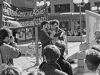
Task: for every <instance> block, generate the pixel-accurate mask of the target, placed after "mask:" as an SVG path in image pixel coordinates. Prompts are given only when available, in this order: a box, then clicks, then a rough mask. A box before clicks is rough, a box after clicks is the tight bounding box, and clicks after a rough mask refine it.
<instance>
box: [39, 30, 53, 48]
mask: <svg viewBox="0 0 100 75" xmlns="http://www.w3.org/2000/svg"><path fill="white" fill-rule="evenodd" d="M39 40H40V42H41V43H42V48H44V47H45V46H46V45H49V44H50V43H51V40H52V39H51V38H50V36H49V34H48V33H47V32H45V31H43V30H41V31H39Z"/></svg>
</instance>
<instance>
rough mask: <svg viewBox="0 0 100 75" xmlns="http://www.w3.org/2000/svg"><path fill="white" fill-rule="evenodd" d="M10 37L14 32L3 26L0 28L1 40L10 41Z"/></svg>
mask: <svg viewBox="0 0 100 75" xmlns="http://www.w3.org/2000/svg"><path fill="white" fill-rule="evenodd" d="M10 38H12V33H11V30H10V29H9V28H6V27H3V28H1V29H0V41H5V42H7V43H8V42H9V41H10Z"/></svg>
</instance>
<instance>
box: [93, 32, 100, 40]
mask: <svg viewBox="0 0 100 75" xmlns="http://www.w3.org/2000/svg"><path fill="white" fill-rule="evenodd" d="M94 36H95V39H100V31H99V30H96V31H95V32H94Z"/></svg>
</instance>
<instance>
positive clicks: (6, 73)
mask: <svg viewBox="0 0 100 75" xmlns="http://www.w3.org/2000/svg"><path fill="white" fill-rule="evenodd" d="M0 75H21V70H20V69H19V68H18V67H15V66H9V67H7V68H6V69H4V70H3V71H2V72H1V74H0Z"/></svg>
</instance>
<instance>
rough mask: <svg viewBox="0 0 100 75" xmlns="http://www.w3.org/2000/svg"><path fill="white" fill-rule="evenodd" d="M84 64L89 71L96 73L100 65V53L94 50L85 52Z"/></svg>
mask: <svg viewBox="0 0 100 75" xmlns="http://www.w3.org/2000/svg"><path fill="white" fill-rule="evenodd" d="M85 62H86V65H87V67H88V69H89V70H91V71H96V70H97V68H98V66H99V64H100V53H99V52H98V51H96V50H94V49H89V50H87V51H86V58H85Z"/></svg>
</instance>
